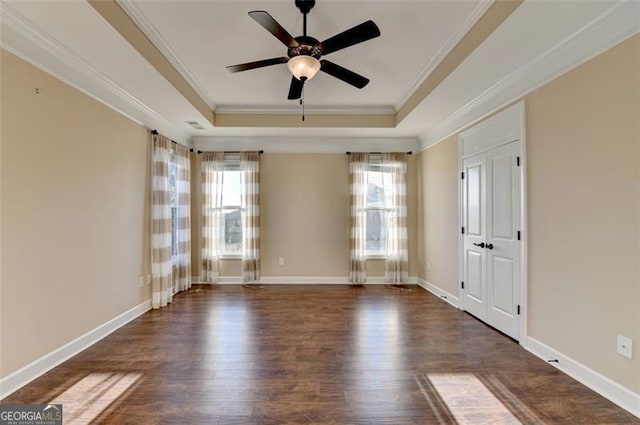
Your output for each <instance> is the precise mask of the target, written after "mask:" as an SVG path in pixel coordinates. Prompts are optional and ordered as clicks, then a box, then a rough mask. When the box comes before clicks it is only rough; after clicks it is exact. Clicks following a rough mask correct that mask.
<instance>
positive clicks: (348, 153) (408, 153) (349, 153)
mask: <svg viewBox="0 0 640 425" xmlns="http://www.w3.org/2000/svg"><path fill="white" fill-rule="evenodd" d="M346 153H347V155H351V152H350V151H347V152H346ZM354 153H355V152H354ZM367 153H372V154H375V155H381V154H383V153H387V152H367ZM406 154H407V155H411V154H413V152H412V151H409V152H406Z"/></svg>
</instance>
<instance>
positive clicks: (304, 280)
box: [193, 276, 418, 285]
mask: <svg viewBox="0 0 640 425" xmlns="http://www.w3.org/2000/svg"><path fill="white" fill-rule="evenodd" d="M193 283H194V284H199V285H208V284H210V283H209V282H200V278H199V277H196V276H194V277H193ZM218 283H219V284H221V285H225V284H239V283H243V282H242V277H241V276H222V277H220V280H219V282H218ZM247 283H248V284H259V285H351V282H349V277H348V276H263V277H261V278H260V280H258V281H254V282H247ZM366 284H367V285H385V284H386V283H385V281H384V277H383V276H369V277H367V283H366ZM408 284H409V285H416V284H418V278H417V277H415V276H410V277H409V282H408Z"/></svg>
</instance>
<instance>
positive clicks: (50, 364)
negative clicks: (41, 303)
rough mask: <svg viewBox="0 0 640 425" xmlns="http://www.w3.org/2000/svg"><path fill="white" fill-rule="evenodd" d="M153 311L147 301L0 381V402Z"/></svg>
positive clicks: (149, 301)
mask: <svg viewBox="0 0 640 425" xmlns="http://www.w3.org/2000/svg"><path fill="white" fill-rule="evenodd" d="M150 309H151V300H147V301H145V302H143V303H142V304H140V305H137V306H135V307H133V308H132V309H130V310H128V311H125V312H124V313H122V314H120V315H119V316H116V317H114V318H113V319H111V320H109V321H108V322H106V323H103V324H102V325H100V326H98V327H97V328H95V329H92V330H90V331H89V332H87V333H85V334H84V335H82V336H80V337H78V338H76V339H74V340H73V341H71V342H69V343H67V344H65V345H63V346H62V347H60V348H57V349H55V350H53V351H52V352H50V353H48V354H45V355H44V356H42V357H40V358H39V359H38V360H35V361H33V362H32V363H30V364H28V365H26V366H25V367H23V368H21V369H19V370H17V371H15V372H13V373H12V374H10V375H7V376H5V377H4V378H2V379H0V400H1V399H3V398H5V397H7V396H8V395H10V394H11V393H13V392H15V391H16V390H18V389H20V388H21V387H23V386H25V385H26V384H28V383H29V382H31V381H33V380H34V379H36V378H37V377H39V376H40V375H42V374H44V373H45V372H48V371H49V370H51V369H53V368H54V367H56V366H58V365H59V364H60V363H62V362H64V361H65V360H68V359H69V358H71V357H73V356H75V355H76V354H78V353H79V352H81V351H82V350H84V349H86V348H88V347H89V346H91V345H93V344H95V343H96V342H98V341H100V340H101V339H102V338H104V337H106V336H107V335H109V334H110V333H112V332H113V331H115V330H117V329H118V328H120V327H122V326H124V325H126V324H127V323H129V322H130V321H132V320H133V319H135V318H136V317H138V316H140V315H142V314H144V313H145V312H147V311H149V310H150Z"/></svg>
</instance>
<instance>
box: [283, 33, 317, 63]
mask: <svg viewBox="0 0 640 425" xmlns="http://www.w3.org/2000/svg"><path fill="white" fill-rule="evenodd" d="M295 40H296V41H297V42H298V43H299V44H298V45H297V46H296V47H289V49H288V50H287V55H288V56H289V57H290V58H292V57H294V56H299V55H307V56H313V57H314V58H316V59H320V56H321V55H322V53H321V52H320V49H319V48H318V44H319V41H318V40H316V39H315V38H313V37H309V36H305V35H301V36H300V37H296V38H295Z"/></svg>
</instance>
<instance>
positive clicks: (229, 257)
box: [218, 254, 242, 260]
mask: <svg viewBox="0 0 640 425" xmlns="http://www.w3.org/2000/svg"><path fill="white" fill-rule="evenodd" d="M218 258H219V259H220V260H242V255H238V254H222V255H221V256H220V257H218Z"/></svg>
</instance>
